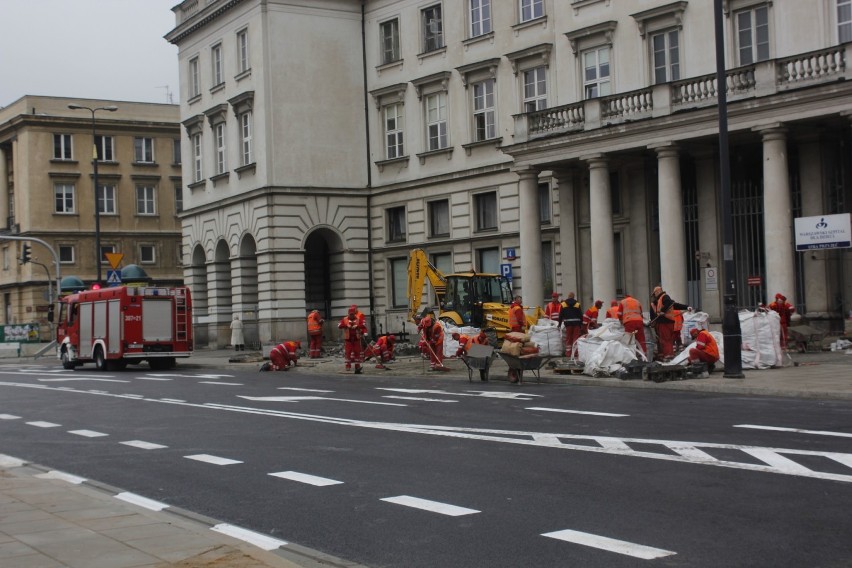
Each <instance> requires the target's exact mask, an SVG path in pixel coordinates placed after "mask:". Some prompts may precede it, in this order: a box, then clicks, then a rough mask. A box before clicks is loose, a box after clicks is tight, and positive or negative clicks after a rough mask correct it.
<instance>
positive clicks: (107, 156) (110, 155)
mask: <svg viewBox="0 0 852 568" xmlns="http://www.w3.org/2000/svg"><path fill="white" fill-rule="evenodd" d="M95 148H97V152H98V160H100V161H101V162H112V161H113V160H115V156H114V151H115V142H114V139H113V137H112V136H95Z"/></svg>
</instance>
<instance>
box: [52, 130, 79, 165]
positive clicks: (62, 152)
mask: <svg viewBox="0 0 852 568" xmlns="http://www.w3.org/2000/svg"><path fill="white" fill-rule="evenodd" d="M53 159H54V160H73V159H74V158H73V154H72V153H71V135H70V134H54V135H53Z"/></svg>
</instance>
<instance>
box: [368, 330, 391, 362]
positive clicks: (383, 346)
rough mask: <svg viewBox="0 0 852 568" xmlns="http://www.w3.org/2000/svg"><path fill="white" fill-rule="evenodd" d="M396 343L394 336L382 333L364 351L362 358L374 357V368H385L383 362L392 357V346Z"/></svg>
mask: <svg viewBox="0 0 852 568" xmlns="http://www.w3.org/2000/svg"><path fill="white" fill-rule="evenodd" d="M395 345H396V336H394V335H383V336H381V337H380V338H378V339H377V340H376V342H375V343H374V344H372V345H370V346H369V347H367V349H366V350H365V351H364V360H367V359H369V358H370V357H375V358H376V369H387V367H385V363H387V362H388V361H390V360H391V359H393V357H394V354H393V350H394V346H395Z"/></svg>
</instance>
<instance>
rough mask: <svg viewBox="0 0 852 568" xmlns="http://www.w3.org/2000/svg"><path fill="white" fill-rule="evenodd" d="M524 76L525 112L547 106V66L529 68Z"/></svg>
mask: <svg viewBox="0 0 852 568" xmlns="http://www.w3.org/2000/svg"><path fill="white" fill-rule="evenodd" d="M523 78H524V112H535V111H537V110H543V109H546V108H547V67H544V66H543V65H542V66H541V67H535V68H533V69H527V70H526V71H524V73H523Z"/></svg>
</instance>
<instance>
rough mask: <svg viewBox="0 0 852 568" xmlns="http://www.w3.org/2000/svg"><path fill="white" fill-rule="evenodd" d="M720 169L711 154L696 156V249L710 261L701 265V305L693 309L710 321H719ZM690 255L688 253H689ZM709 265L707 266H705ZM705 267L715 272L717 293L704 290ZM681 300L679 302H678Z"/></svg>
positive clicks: (720, 312)
mask: <svg viewBox="0 0 852 568" xmlns="http://www.w3.org/2000/svg"><path fill="white" fill-rule="evenodd" d="M718 170H719V166H718V162H717V161H716V156H715V154H714V153H712V152H703V153H700V154H699V155H698V156H696V160H695V178H696V179H695V182H696V184H697V186H698V246H699V248H700V249H701V252H703V253H709V254H710V258H709V259H708V260H706V261H704V262H702V263H701V272H702V274H701V303H700V304H699V305H698V306H696V308H700V309H701V311H704V312H707V313H708V314H710V318H711V320H712V321H721V319H722V309H723V306H722V300H723V298H722V292H723V288H724V286H723V280H722V254H721V251H722V247H721V242H720V239H721V235H720V230H719V227H720V223H721V220H720V219H719V213H718V209H719V197H718V195H717V187H718V178H719V172H718ZM690 252H691V251H690ZM708 264H709V266H708ZM705 268H714V269H715V272H716V290H707V280H706V274H707V273H706V272H705V270H704V269H705ZM681 301H682V300H681Z"/></svg>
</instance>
